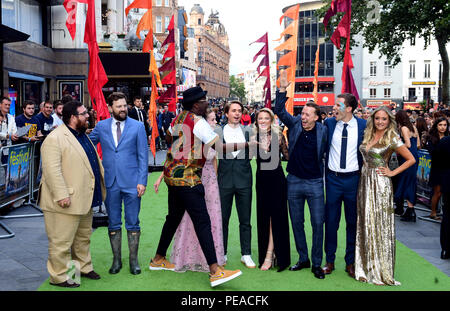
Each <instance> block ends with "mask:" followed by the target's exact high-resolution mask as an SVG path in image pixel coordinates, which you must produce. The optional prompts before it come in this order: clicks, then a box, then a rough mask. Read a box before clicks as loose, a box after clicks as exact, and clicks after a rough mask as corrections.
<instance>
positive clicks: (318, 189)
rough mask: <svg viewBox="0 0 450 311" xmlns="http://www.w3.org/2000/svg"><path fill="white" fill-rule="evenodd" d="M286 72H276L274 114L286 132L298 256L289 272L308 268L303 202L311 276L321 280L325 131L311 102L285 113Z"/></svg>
mask: <svg viewBox="0 0 450 311" xmlns="http://www.w3.org/2000/svg"><path fill="white" fill-rule="evenodd" d="M288 85H289V84H288V81H287V72H286V71H285V70H283V71H281V72H280V90H279V91H278V92H277V97H276V98H277V100H276V104H275V113H276V114H277V116H278V117H279V118H280V120H281V122H283V123H284V124H285V125H286V126H287V127H288V129H289V162H288V165H287V169H286V170H287V172H288V173H289V175H288V177H287V185H288V201H289V214H290V216H291V223H292V230H293V232H294V238H295V245H296V248H297V252H298V254H299V260H298V262H297V263H296V264H295V265H294V266H292V267H291V268H289V270H290V271H298V270H301V269H303V268H309V267H311V263H310V261H309V256H308V246H307V243H306V236H305V230H304V222H305V215H304V209H305V201H307V202H308V206H309V210H310V215H311V226H312V229H313V242H312V250H311V257H312V269H311V271H312V273H313V274H314V276H315V277H316V278H318V279H324V278H325V275H324V272H323V270H322V268H321V265H322V257H323V248H322V246H323V224H324V217H325V198H324V190H323V188H324V185H323V171H324V167H323V160H324V155H325V151H326V149H327V129H326V127H325V126H323V125H322V123H321V122H319V121H318V120H319V114H320V108H319V106H318V105H317V104H315V103H314V102H307V103H306V104H305V107H303V110H302V114H301V116H297V117H293V116H292V115H291V114H289V113H288V112H287V111H286V108H285V103H286V100H287V97H286V88H287V87H288Z"/></svg>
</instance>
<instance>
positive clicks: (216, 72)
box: [190, 4, 231, 98]
mask: <svg viewBox="0 0 450 311" xmlns="http://www.w3.org/2000/svg"><path fill="white" fill-rule="evenodd" d="M204 19H205V13H204V11H203V9H202V8H201V6H200V5H198V4H195V5H194V7H193V8H192V9H191V12H190V27H192V28H193V29H194V32H195V40H196V42H197V45H198V57H197V85H201V86H202V87H203V88H204V89H205V90H206V91H208V98H228V96H229V94H230V81H229V79H230V77H229V72H230V71H229V64H230V56H231V53H230V47H229V43H228V34H227V32H226V30H225V27H224V26H223V25H222V24H221V23H220V21H219V13H217V12H216V13H213V12H211V14H210V15H209V18H208V20H207V21H206V22H205V20H204Z"/></svg>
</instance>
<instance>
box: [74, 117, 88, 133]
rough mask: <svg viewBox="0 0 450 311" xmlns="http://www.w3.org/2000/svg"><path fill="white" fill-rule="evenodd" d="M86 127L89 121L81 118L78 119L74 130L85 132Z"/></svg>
mask: <svg viewBox="0 0 450 311" xmlns="http://www.w3.org/2000/svg"><path fill="white" fill-rule="evenodd" d="M88 127H89V122H88V121H87V120H86V121H84V122H83V121H81V120H78V122H77V125H76V130H77V132H79V133H85V132H86V130H87V128H88Z"/></svg>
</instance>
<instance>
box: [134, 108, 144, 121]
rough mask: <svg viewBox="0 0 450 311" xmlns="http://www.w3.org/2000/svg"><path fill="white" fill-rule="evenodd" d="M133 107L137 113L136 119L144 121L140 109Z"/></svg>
mask: <svg viewBox="0 0 450 311" xmlns="http://www.w3.org/2000/svg"><path fill="white" fill-rule="evenodd" d="M134 109H136V114H137V117H138V121H139V122H142V123H143V122H144V115H143V113H142V111H141V109H139V108H138V107H134Z"/></svg>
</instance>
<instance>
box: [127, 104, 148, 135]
mask: <svg viewBox="0 0 450 311" xmlns="http://www.w3.org/2000/svg"><path fill="white" fill-rule="evenodd" d="M128 116H129V117H130V118H132V119H135V120H137V121H139V122H142V123H144V126H145V133H146V134H147V137H148V139H149V140H150V138H151V136H152V132H151V130H150V125H149V124H148V115H147V112H146V111H145V110H144V105H143V103H142V98H141V97H140V96H135V97H134V98H133V108H131V109H130V110H128Z"/></svg>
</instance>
